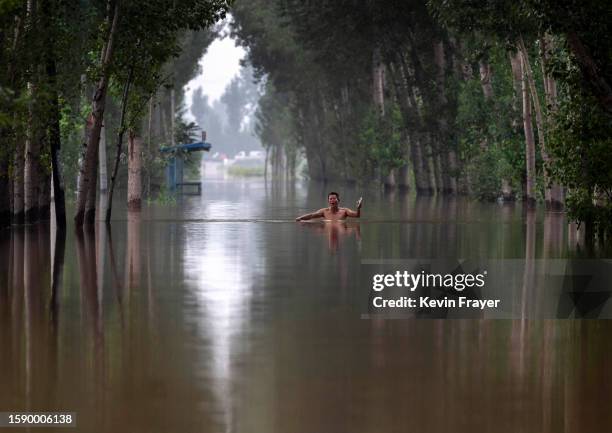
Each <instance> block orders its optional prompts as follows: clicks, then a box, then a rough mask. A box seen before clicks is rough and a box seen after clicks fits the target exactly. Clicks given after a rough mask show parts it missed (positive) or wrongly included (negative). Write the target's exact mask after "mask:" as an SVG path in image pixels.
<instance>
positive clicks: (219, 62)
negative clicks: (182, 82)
mask: <svg viewBox="0 0 612 433" xmlns="http://www.w3.org/2000/svg"><path fill="white" fill-rule="evenodd" d="M226 28H227V24H226V25H225V26H224V30H225V29H226ZM224 33H226V32H225V31H222V32H221V34H224ZM245 54H246V52H245V50H244V48H242V47H237V46H236V45H235V42H234V40H233V39H230V38H229V37H225V38H223V39H216V40H215V41H213V43H212V44H210V46H209V47H208V50H207V51H206V54H204V56H203V57H202V58H201V59H200V61H199V62H198V63H199V64H200V66H201V69H202V72H201V73H200V74H199V75H198V76H197V77H195V78H194V79H192V80H191V81H190V82H188V83H187V85H186V86H185V104H186V105H187V107H189V111H188V112H187V117H189V118H190V119H191V120H192V119H193V115H192V114H191V101H192V98H193V93H194V92H195V91H196V90H197V89H198V88H201V89H202V93H204V94H205V95H208V102H209V103H212V102H213V101H216V100H218V99H219V98H220V97H221V95H223V92H224V91H225V88H226V87H227V85H228V84H229V83H230V81H232V78H234V77H235V76H236V75H237V74H238V73H239V71H240V60H241V59H242V58H243V57H244V56H245Z"/></svg>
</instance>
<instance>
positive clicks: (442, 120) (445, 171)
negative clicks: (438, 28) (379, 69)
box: [433, 41, 457, 195]
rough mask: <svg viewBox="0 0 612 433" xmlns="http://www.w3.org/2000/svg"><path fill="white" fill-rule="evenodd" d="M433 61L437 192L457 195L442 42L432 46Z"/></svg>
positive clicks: (455, 162) (454, 155) (455, 166)
mask: <svg viewBox="0 0 612 433" xmlns="http://www.w3.org/2000/svg"><path fill="white" fill-rule="evenodd" d="M433 54H434V61H435V63H436V77H435V83H436V95H437V105H438V107H437V108H438V110H439V113H438V115H437V116H436V118H437V122H438V134H439V137H440V138H439V139H438V140H437V146H436V147H437V154H438V157H439V162H438V164H439V170H440V174H439V177H440V182H441V184H440V185H438V191H441V192H443V193H445V194H453V195H456V194H457V178H456V173H457V156H456V153H455V149H454V144H453V143H452V142H451V141H450V138H451V137H450V134H449V122H448V116H449V113H448V112H449V107H448V105H449V104H448V99H447V97H446V64H447V63H446V54H445V52H444V42H443V41H437V42H435V43H434V46H433Z"/></svg>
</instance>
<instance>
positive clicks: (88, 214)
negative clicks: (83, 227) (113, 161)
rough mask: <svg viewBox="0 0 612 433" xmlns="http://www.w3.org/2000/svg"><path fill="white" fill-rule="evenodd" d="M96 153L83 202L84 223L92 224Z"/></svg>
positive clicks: (93, 216)
mask: <svg viewBox="0 0 612 433" xmlns="http://www.w3.org/2000/svg"><path fill="white" fill-rule="evenodd" d="M98 162H99V161H98V152H96V155H95V162H94V164H93V172H91V181H90V182H89V186H88V187H87V201H86V202H85V223H87V224H93V223H94V222H95V221H96V204H97V203H96V198H97V196H98V188H97V187H98Z"/></svg>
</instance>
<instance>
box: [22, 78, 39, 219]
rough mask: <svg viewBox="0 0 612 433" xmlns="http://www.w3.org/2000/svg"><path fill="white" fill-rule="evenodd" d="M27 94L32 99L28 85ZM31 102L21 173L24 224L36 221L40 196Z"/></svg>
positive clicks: (37, 155)
mask: <svg viewBox="0 0 612 433" xmlns="http://www.w3.org/2000/svg"><path fill="white" fill-rule="evenodd" d="M28 93H29V94H30V98H32V99H34V93H35V91H34V86H33V85H32V83H28ZM32 104H33V102H30V108H29V115H28V117H29V121H28V130H27V132H26V134H27V136H26V145H25V167H24V171H23V195H24V200H23V207H24V209H23V211H24V221H25V223H26V224H28V223H33V222H36V221H38V196H39V194H40V179H39V174H40V171H41V170H40V160H39V158H40V140H39V137H38V134H36V132H35V131H36V126H35V122H34V108H33V107H32Z"/></svg>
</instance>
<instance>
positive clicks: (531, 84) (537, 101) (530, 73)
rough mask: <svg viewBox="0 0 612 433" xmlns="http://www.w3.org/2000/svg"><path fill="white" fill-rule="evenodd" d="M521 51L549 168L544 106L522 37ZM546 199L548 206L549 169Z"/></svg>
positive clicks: (543, 155) (545, 182) (540, 139)
mask: <svg viewBox="0 0 612 433" xmlns="http://www.w3.org/2000/svg"><path fill="white" fill-rule="evenodd" d="M518 45H519V50H520V53H521V56H522V61H523V63H522V64H523V66H524V69H523V70H524V72H525V76H526V78H527V83H528V85H529V92H530V94H531V100H532V101H533V106H534V108H535V114H536V126H537V130H538V142H539V144H540V154H541V155H542V160H543V161H544V164H545V166H549V165H550V163H551V161H550V158H549V156H548V152H547V151H546V140H545V138H544V133H545V131H544V116H543V114H542V106H541V104H540V97H539V96H538V91H537V88H536V85H535V79H534V77H533V69H532V68H531V62H530V61H529V53H528V52H527V47H526V46H525V42H524V41H523V38H522V37H520V38H519V41H518ZM544 184H545V189H544V197H545V201H546V203H547V204H550V202H551V195H550V187H549V184H550V177H549V176H548V172H547V169H545V170H544Z"/></svg>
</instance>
